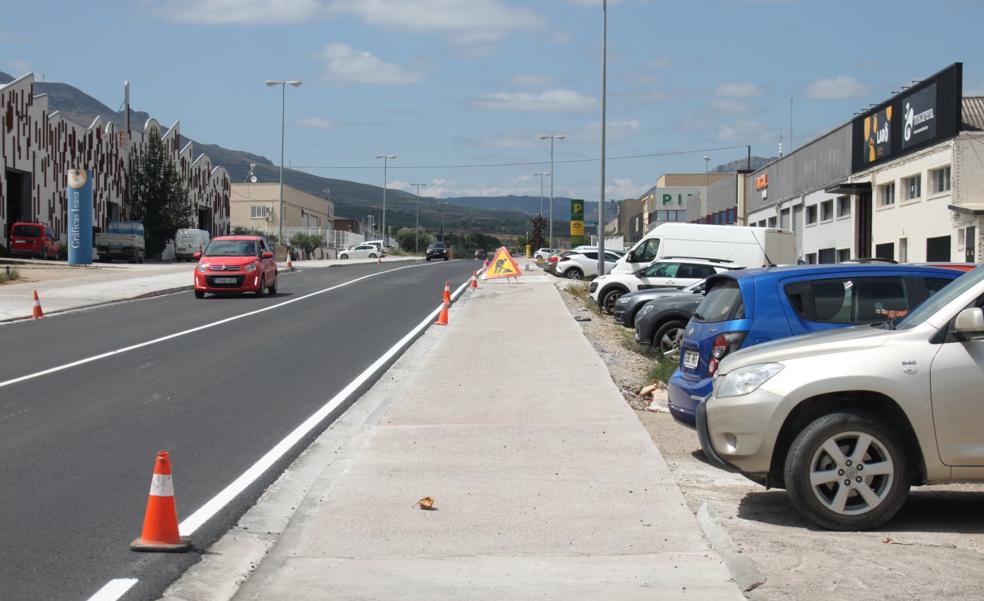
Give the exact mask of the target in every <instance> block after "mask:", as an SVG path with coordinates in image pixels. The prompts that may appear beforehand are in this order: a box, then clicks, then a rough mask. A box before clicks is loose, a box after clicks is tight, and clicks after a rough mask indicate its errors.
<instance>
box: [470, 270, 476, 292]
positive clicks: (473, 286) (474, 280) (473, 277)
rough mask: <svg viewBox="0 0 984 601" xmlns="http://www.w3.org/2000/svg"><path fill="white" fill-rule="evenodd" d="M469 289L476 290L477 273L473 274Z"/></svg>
mask: <svg viewBox="0 0 984 601" xmlns="http://www.w3.org/2000/svg"><path fill="white" fill-rule="evenodd" d="M468 287H469V288H478V272H477V271H476V272H473V273H472V277H471V284H469V285H468Z"/></svg>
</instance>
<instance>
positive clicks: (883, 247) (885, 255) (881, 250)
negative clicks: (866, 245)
mask: <svg viewBox="0 0 984 601" xmlns="http://www.w3.org/2000/svg"><path fill="white" fill-rule="evenodd" d="M875 258H877V259H885V260H886V261H894V260H895V243H894V242H886V243H884V244H876V245H875Z"/></svg>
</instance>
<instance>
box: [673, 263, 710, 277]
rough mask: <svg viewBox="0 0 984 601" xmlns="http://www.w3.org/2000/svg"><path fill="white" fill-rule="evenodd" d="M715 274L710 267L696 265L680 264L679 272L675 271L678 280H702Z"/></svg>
mask: <svg viewBox="0 0 984 601" xmlns="http://www.w3.org/2000/svg"><path fill="white" fill-rule="evenodd" d="M715 273H716V272H715V271H714V268H713V267H711V266H710V265H697V264H694V263H681V264H680V270H679V271H677V275H676V277H678V278H698V279H701V280H702V279H704V278H707V277H710V276H712V275H714V274H715Z"/></svg>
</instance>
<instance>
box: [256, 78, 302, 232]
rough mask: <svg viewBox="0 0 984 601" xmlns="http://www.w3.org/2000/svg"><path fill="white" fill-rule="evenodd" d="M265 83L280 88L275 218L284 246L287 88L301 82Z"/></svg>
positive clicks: (273, 81)
mask: <svg viewBox="0 0 984 601" xmlns="http://www.w3.org/2000/svg"><path fill="white" fill-rule="evenodd" d="M265 83H266V85H267V87H268V88H272V87H274V86H280V215H278V216H277V221H278V222H279V224H280V233H279V235H278V239H277V242H278V243H279V244H281V245H286V243H285V242H284V146H285V143H286V137H287V86H291V87H294V88H296V87H298V86H300V85H301V81H300V80H298V79H293V80H289V81H280V80H274V79H270V80H267V81H266V82H265Z"/></svg>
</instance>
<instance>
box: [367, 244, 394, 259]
mask: <svg viewBox="0 0 984 601" xmlns="http://www.w3.org/2000/svg"><path fill="white" fill-rule="evenodd" d="M363 244H369V245H371V246H375V247H376V250H377V251H379V254H380V255H381V256H383V257H385V256H386V255H388V254H389V250H387V245H386V244H383V241H382V240H366V241H365V242H363ZM374 258H375V257H374Z"/></svg>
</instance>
